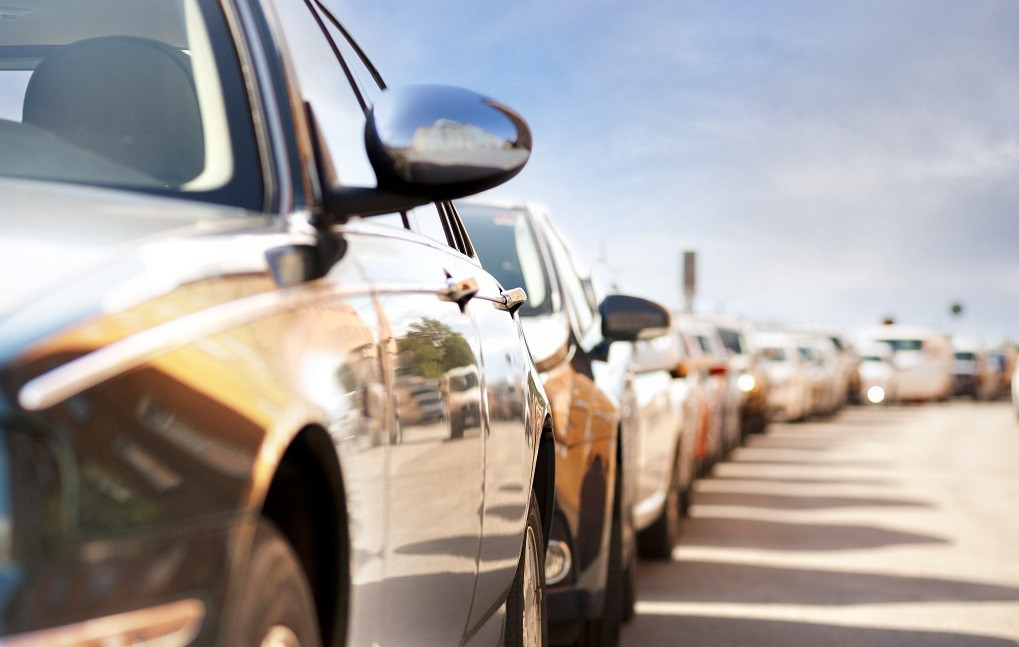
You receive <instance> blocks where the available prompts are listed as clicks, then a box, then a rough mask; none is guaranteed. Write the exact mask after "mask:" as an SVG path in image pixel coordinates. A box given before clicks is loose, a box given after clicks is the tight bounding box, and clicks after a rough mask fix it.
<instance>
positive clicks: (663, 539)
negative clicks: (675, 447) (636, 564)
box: [637, 464, 683, 559]
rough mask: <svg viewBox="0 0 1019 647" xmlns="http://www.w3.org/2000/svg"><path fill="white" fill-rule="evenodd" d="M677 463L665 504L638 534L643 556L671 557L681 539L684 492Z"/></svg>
mask: <svg viewBox="0 0 1019 647" xmlns="http://www.w3.org/2000/svg"><path fill="white" fill-rule="evenodd" d="M677 467H678V466H677V465H676V464H673V466H672V477H671V478H670V480H669V491H668V492H667V493H666V498H665V505H664V506H663V507H662V512H661V514H660V515H658V518H657V519H655V520H654V522H653V523H652V524H651V525H650V526H648V527H647V528H645V529H644V530H642V531H640V533H639V534H638V535H637V545H638V548H639V549H640V554H641V556H642V557H647V558H648V559H669V558H670V557H672V547H673V546H674V545H675V543H676V540H678V539H679V533H680V523H681V519H680V517H681V515H682V508H683V504H682V500H681V499H682V492H681V491H680V485H679V483H678V475H677V473H678V471H679V470H678V469H677Z"/></svg>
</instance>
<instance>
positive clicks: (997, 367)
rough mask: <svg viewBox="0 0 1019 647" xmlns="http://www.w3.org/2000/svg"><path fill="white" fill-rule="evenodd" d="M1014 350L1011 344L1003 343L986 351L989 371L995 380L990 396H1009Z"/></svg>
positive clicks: (1013, 366)
mask: <svg viewBox="0 0 1019 647" xmlns="http://www.w3.org/2000/svg"><path fill="white" fill-rule="evenodd" d="M1015 359H1016V350H1015V348H1013V347H1011V346H1006V345H1003V346H1001V347H998V348H994V349H991V350H990V351H989V352H988V353H987V361H988V364H989V366H990V371H991V373H992V374H993V375H994V379H995V380H996V387H995V389H994V394H993V395H992V396H991V397H992V398H995V399H997V398H1008V397H1010V396H1011V386H1012V370H1013V369H1014V368H1015Z"/></svg>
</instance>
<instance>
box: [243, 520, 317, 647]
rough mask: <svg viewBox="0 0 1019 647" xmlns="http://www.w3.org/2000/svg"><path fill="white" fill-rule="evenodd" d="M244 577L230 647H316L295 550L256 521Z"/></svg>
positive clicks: (312, 614) (313, 622)
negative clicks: (260, 646) (278, 646)
mask: <svg viewBox="0 0 1019 647" xmlns="http://www.w3.org/2000/svg"><path fill="white" fill-rule="evenodd" d="M245 573H246V581H245V586H244V590H243V591H242V592H241V597H240V600H239V601H238V606H237V616H236V617H237V622H235V623H232V624H233V627H232V628H231V639H230V641H229V644H230V645H233V646H235V647H251V646H252V645H255V646H257V645H286V646H287V647H291V646H300V647H321V645H322V639H321V636H320V633H319V626H318V617H317V615H316V613H315V600H314V598H313V597H312V593H311V586H309V584H308V579H307V577H306V576H305V574H304V571H303V569H302V568H301V563H300V561H299V559H298V557H297V555H296V554H295V553H294V550H293V549H292V548H291V547H290V544H288V543H287V541H286V539H284V538H283V536H282V535H281V534H280V532H279V531H278V530H276V528H275V527H274V526H273V525H272V524H270V523H269V522H266V521H263V522H261V523H259V526H258V529H257V530H256V532H255V541H254V545H253V546H252V549H251V557H250V559H249V560H248V565H247V568H246V569H245Z"/></svg>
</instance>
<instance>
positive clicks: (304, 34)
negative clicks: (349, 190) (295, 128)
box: [275, 0, 375, 186]
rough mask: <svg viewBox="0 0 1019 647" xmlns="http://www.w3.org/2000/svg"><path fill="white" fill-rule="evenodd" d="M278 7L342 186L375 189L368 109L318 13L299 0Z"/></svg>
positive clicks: (305, 95)
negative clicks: (367, 134) (367, 130)
mask: <svg viewBox="0 0 1019 647" xmlns="http://www.w3.org/2000/svg"><path fill="white" fill-rule="evenodd" d="M275 8H276V13H277V15H278V16H279V24H280V26H281V27H282V29H283V32H284V37H285V39H286V46H287V49H288V50H289V51H290V54H291V56H292V58H293V62H294V64H293V70H294V72H295V73H296V74H297V82H298V84H299V85H300V87H301V93H302V95H303V98H304V100H305V101H307V102H308V103H309V104H310V105H311V109H312V112H313V113H314V114H315V120H316V122H317V125H318V127H319V128H320V129H321V130H322V134H323V137H324V139H325V141H326V146H327V148H328V149H329V155H330V157H331V159H332V162H333V166H334V167H335V168H336V174H337V176H339V180H340V182H342V183H343V184H345V185H348V186H375V173H374V171H373V170H372V168H371V164H370V163H369V162H368V156H367V154H366V153H365V150H364V123H365V115H364V111H363V110H362V108H361V103H360V101H359V100H358V97H357V95H356V94H355V93H354V89H353V87H351V85H350V82H349V81H348V80H347V74H346V72H345V71H344V69H343V66H342V65H341V64H340V62H339V60H337V58H336V54H335V52H334V51H333V49H332V47H331V46H330V43H329V40H328V39H327V38H326V36H325V34H323V33H322V29H321V27H320V26H319V23H318V21H317V20H316V19H315V15H314V14H312V13H311V11H310V10H309V9H308V7H307V5H305V4H304V2H301V1H300V0H280V1H278V2H276V3H275Z"/></svg>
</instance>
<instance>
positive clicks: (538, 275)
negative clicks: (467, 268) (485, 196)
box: [457, 204, 555, 317]
mask: <svg viewBox="0 0 1019 647" xmlns="http://www.w3.org/2000/svg"><path fill="white" fill-rule="evenodd" d="M457 210H458V211H459V213H460V217H461V219H462V220H463V222H464V225H466V227H467V231H468V233H469V234H470V238H471V242H472V243H473V245H474V250H475V252H476V253H477V255H478V260H480V261H481V264H482V265H483V266H484V268H485V269H486V270H487V271H488V272H489V273H490V274H491V275H492V276H494V277H495V278H496V280H497V281H499V283H500V284H501V285H502V287H503V288H504V289H507V290H508V289H512V288H517V287H522V288H524V292H526V293H527V303H526V304H525V305H524V306H523V307H522V308H521V310H520V314H521V316H525V317H526V316H531V315H539V314H548V313H550V312H553V310H554V309H555V304H554V303H553V299H552V291H551V287H550V285H551V283H550V281H549V277H548V274H547V273H546V269H545V263H544V261H543V259H542V255H541V249H540V248H539V246H538V241H537V238H536V237H535V233H534V229H533V228H532V226H531V223H530V220H529V219H528V218H527V215H526V213H524V212H523V211H521V210H519V209H500V208H496V207H487V206H480V205H470V204H460V205H459V206H458V207H457Z"/></svg>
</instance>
